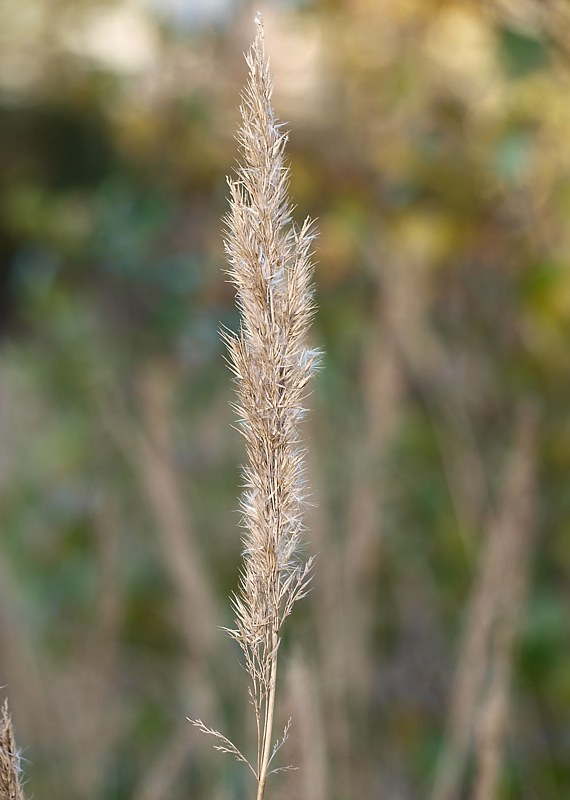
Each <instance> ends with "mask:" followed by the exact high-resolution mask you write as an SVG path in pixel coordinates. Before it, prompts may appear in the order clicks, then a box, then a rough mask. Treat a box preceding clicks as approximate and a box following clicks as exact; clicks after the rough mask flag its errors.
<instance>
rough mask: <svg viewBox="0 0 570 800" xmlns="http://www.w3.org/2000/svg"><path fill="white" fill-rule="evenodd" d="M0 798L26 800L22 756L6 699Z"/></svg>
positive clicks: (0, 723) (0, 733)
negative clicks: (23, 785) (21, 779)
mask: <svg viewBox="0 0 570 800" xmlns="http://www.w3.org/2000/svg"><path fill="white" fill-rule="evenodd" d="M0 798H1V800H25V798H24V791H23V789H22V784H21V781H20V756H19V754H18V751H17V749H16V743H15V741H14V728H13V727H12V719H11V717H10V714H9V713H8V701H7V700H5V701H4V705H3V706H2V711H1V714H0Z"/></svg>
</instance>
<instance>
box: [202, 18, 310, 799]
mask: <svg viewBox="0 0 570 800" xmlns="http://www.w3.org/2000/svg"><path fill="white" fill-rule="evenodd" d="M256 21H257V25H258V32H257V36H256V39H255V42H254V44H253V45H252V47H251V49H250V50H249V52H248V54H247V55H246V62H247V65H248V67H249V80H248V83H247V86H246V88H245V90H244V92H243V94H242V101H243V102H242V105H241V107H240V111H241V115H242V126H241V128H240V131H239V135H238V140H239V143H240V146H241V154H242V159H243V162H242V164H241V165H239V167H238V170H237V180H232V179H229V180H228V184H229V188H230V211H229V214H228V216H227V218H226V225H227V235H226V241H225V247H226V255H227V259H228V263H229V270H228V272H229V275H230V278H231V280H232V282H233V283H234V285H235V286H236V290H237V303H238V306H239V309H240V312H241V329H240V332H239V334H238V335H236V336H233V335H231V334H228V335H226V336H225V338H226V341H227V345H228V349H229V353H230V361H231V368H232V371H233V373H234V376H235V381H236V384H237V392H238V403H237V404H236V407H235V408H236V412H237V413H238V415H239V423H238V426H239V430H240V432H241V433H242V434H243V436H244V438H245V441H246V450H247V455H248V464H247V466H246V467H245V470H244V477H245V492H244V494H243V496H242V499H241V510H242V512H243V527H244V529H245V533H244V537H243V542H244V547H245V549H244V562H243V568H242V573H241V580H240V587H239V591H238V593H237V594H236V595H235V596H234V598H233V606H234V610H235V613H236V620H235V624H236V627H235V629H234V630H231V631H230V634H231V636H232V637H233V638H234V639H235V640H236V641H237V642H238V644H239V645H240V647H241V649H242V652H243V654H244V658H245V666H246V669H247V672H248V673H249V678H250V681H251V685H250V690H249V693H250V699H251V702H252V704H253V708H254V711H255V719H256V723H257V761H256V763H255V765H252V764H251V763H250V762H249V761H248V760H247V759H246V758H245V756H244V755H243V754H242V753H241V751H240V750H238V748H237V747H236V746H235V745H234V744H233V743H231V742H230V741H229V740H228V739H226V738H225V737H224V736H223V735H222V734H220V733H219V732H217V731H213V730H212V729H210V728H207V727H206V726H205V725H204V724H203V723H202V722H201V721H200V720H195V721H194V724H195V725H196V726H197V727H199V728H200V729H201V730H202V731H204V732H205V733H210V734H213V735H215V736H216V737H217V738H218V740H219V742H220V744H219V745H218V749H220V750H222V751H225V752H229V753H231V754H233V755H234V756H235V757H236V758H237V759H238V760H240V761H243V762H245V763H246V764H248V766H249V767H250V769H251V771H252V772H253V774H254V775H255V777H256V780H257V800H262V798H263V797H264V794H265V786H266V781H267V777H268V775H269V774H271V773H272V772H275V769H270V765H271V763H272V761H273V758H274V756H275V755H276V754H277V751H278V750H279V748H280V747H281V745H282V744H283V742H284V741H285V739H286V738H287V731H288V726H286V728H285V732H284V734H283V738H282V739H281V740H280V741H278V742H276V743H275V744H273V720H274V707H275V691H276V682H277V663H278V652H279V646H280V643H281V630H282V625H283V623H284V620H285V618H286V617H287V616H288V615H289V614H290V613H291V610H292V608H293V605H294V603H295V601H296V600H298V599H300V598H301V597H303V596H304V595H305V593H306V592H307V587H308V582H309V580H310V568H311V559H309V560H304V559H303V557H302V556H301V554H300V552H299V550H300V546H301V544H302V537H303V532H304V524H303V511H304V480H303V469H304V466H303V450H302V448H301V446H300V444H299V422H300V420H301V418H302V416H303V413H304V409H303V400H304V396H305V394H306V389H307V384H308V382H309V379H310V377H311V374H312V372H313V370H314V368H315V363H316V360H317V354H316V353H315V352H314V351H312V350H309V349H308V348H307V346H306V336H307V331H308V328H309V324H310V320H311V317H312V314H313V300H312V264H311V252H310V249H311V243H312V240H313V233H312V223H311V221H310V220H306V221H305V223H304V224H303V226H302V227H301V229H297V228H296V227H295V226H294V225H292V223H291V212H292V207H291V204H290V202H289V199H288V196H287V193H288V183H289V168H288V167H287V166H286V164H285V156H284V150H285V145H286V142H287V134H286V133H284V132H283V131H282V129H281V125H280V124H279V123H278V122H277V120H276V117H275V114H274V111H273V108H272V105H271V96H272V89H273V86H272V78H271V74H270V71H269V63H268V60H267V58H266V56H265V51H264V43H263V39H264V35H263V25H262V21H261V19H260V17H259V16H258V18H257V20H256Z"/></svg>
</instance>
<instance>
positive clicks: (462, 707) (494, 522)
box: [432, 409, 536, 800]
mask: <svg viewBox="0 0 570 800" xmlns="http://www.w3.org/2000/svg"><path fill="white" fill-rule="evenodd" d="M535 449H536V420H535V415H534V413H533V411H532V410H528V409H523V410H522V411H521V412H520V413H519V418H518V421H517V434H516V442H515V446H514V448H513V453H512V456H511V458H510V463H509V464H508V466H507V473H506V476H505V481H504V488H503V491H502V497H501V500H500V507H499V510H498V512H497V514H496V516H494V517H493V518H492V519H491V523H490V528H489V533H488V538H487V540H486V542H485V546H484V550H483V553H482V557H481V565H480V569H479V573H478V576H477V579H476V581H475V583H474V586H473V589H472V592H471V598H470V601H469V608H468V612H467V620H466V627H465V636H464V641H463V644H462V649H461V652H460V656H459V663H458V666H457V672H456V677H455V681H454V685H453V688H452V692H451V703H450V713H449V720H448V726H447V727H448V730H447V737H446V742H445V749H444V752H443V754H442V756H441V759H440V763H439V765H438V770H437V774H436V779H435V785H434V790H433V793H432V800H455V798H456V797H458V796H459V793H460V785H461V780H462V777H463V773H464V771H465V766H466V763H467V759H468V753H469V750H470V746H471V744H472V741H473V738H474V735H475V736H476V738H477V741H476V742H475V746H476V759H477V762H478V777H477V781H478V783H477V787H476V800H493V798H494V787H495V786H496V783H497V779H498V770H499V766H500V760H499V752H500V745H501V743H502V739H503V734H504V728H505V724H506V713H507V705H506V704H507V694H508V689H509V685H508V684H509V682H510V671H511V657H512V644H513V640H514V636H515V633H516V627H517V620H518V616H519V613H520V608H521V606H522V602H523V598H524V587H525V585H526V575H527V568H528V559H529V554H530V545H531V543H532V532H533V525H532V517H533V514H532V503H533V484H534V472H535ZM491 751H493V752H491Z"/></svg>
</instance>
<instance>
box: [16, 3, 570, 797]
mask: <svg viewBox="0 0 570 800" xmlns="http://www.w3.org/2000/svg"><path fill="white" fill-rule="evenodd" d="M256 5H257V4H254V5H251V4H249V3H245V2H240V0H215V2H214V0H167V1H165V2H159V0H99V1H96V0H0V19H1V24H0V336H1V339H0V442H1V446H0V527H1V533H0V685H3V686H5V687H7V688H6V689H5V691H7V693H8V694H9V696H10V700H11V705H12V709H13V712H14V717H15V720H16V725H17V733H18V738H19V742H20V745H21V746H22V748H23V752H24V756H25V758H26V759H27V761H28V762H29V763H28V764H27V766H26V774H27V778H28V792H29V796H30V797H37V798H38V799H40V798H54V797H57V798H58V800H68V799H69V800H72V799H73V800H83V798H85V800H87V799H88V798H89V800H99V799H100V800H107V798H108V799H109V800H110V799H111V798H113V800H123V798H132V800H160V798H166V797H168V798H169V799H170V800H175V798H182V797H188V796H192V797H194V798H204V799H205V798H207V797H210V798H213V797H215V798H216V799H217V800H225V799H226V798H228V799H229V798H245V797H247V796H251V786H250V784H249V783H248V776H247V774H245V771H243V770H242V769H240V765H237V764H234V763H233V762H232V761H231V760H228V759H227V758H224V757H223V756H219V755H218V754H211V753H210V750H209V747H208V743H204V742H202V741H201V740H200V737H199V735H198V734H196V733H195V732H194V731H193V730H189V728H190V726H189V724H188V723H187V722H186V716H188V715H189V716H192V717H196V716H201V717H203V718H204V719H205V720H206V721H207V722H212V724H214V725H215V726H216V727H221V728H222V729H223V730H224V731H227V732H229V733H230V734H232V735H233V736H235V737H236V738H237V739H238V740H239V741H240V742H246V743H247V741H248V737H250V736H251V732H252V731H251V720H249V708H248V707H247V701H246V695H245V685H244V676H243V675H242V674H241V670H240V669H239V667H238V661H237V654H236V653H235V652H234V648H233V646H232V644H231V643H230V641H229V640H227V637H224V635H223V634H222V633H221V632H220V631H219V630H217V627H216V626H220V625H228V624H230V622H231V612H230V608H229V603H228V602H227V596H228V594H229V593H230V592H231V590H232V589H233V587H234V586H235V584H236V578H237V570H238V565H239V553H240V543H239V536H238V531H237V525H236V523H237V522H238V517H237V515H236V513H235V508H236V505H237V499H236V498H237V494H238V491H239V483H240V478H239V470H238V465H239V463H240V461H241V460H242V459H243V452H242V445H241V442H240V441H239V440H238V437H237V436H236V435H235V434H234V432H233V431H232V429H231V422H232V413H231V411H230V409H229V407H228V401H229V400H230V399H231V396H232V395H231V391H232V390H231V381H230V378H229V373H228V372H227V370H226V369H225V367H224V363H223V358H222V356H223V348H222V345H221V343H220V338H219V335H218V331H219V328H220V326H221V325H227V326H229V327H230V328H235V327H236V325H237V317H236V311H235V309H234V306H233V293H232V290H231V287H230V286H229V285H228V284H227V283H226V282H225V280H224V275H223V272H222V270H223V266H224V260H223V250H222V244H221V223H220V219H221V217H222V215H223V213H224V211H225V209H226V200H225V197H226V187H225V182H224V176H225V174H226V173H227V172H228V171H229V170H230V169H231V168H232V164H233V163H234V159H235V155H236V145H235V140H234V132H235V130H236V126H237V123H238V111H237V106H238V93H239V89H240V87H241V85H242V83H243V80H244V75H245V69H244V64H243V59H242V52H243V50H244V49H245V48H246V47H247V45H248V42H249V41H250V39H251V38H252V35H253V25H252V19H253V14H254V11H255V10H256V8H255V7H254V6H256ZM262 10H263V11H264V14H265V18H266V28H267V46H268V51H269V52H270V54H271V62H272V66H273V70H274V72H275V75H276V91H275V106H276V109H277V113H278V115H279V116H280V117H281V118H282V119H286V120H287V121H288V124H289V126H290V129H291V131H292V134H291V142H290V149H289V153H290V158H291V165H292V195H293V197H294V200H295V202H296V203H297V212H298V217H299V219H301V218H302V217H303V216H304V215H305V214H310V215H311V216H313V217H318V220H319V222H318V226H319V231H320V238H319V242H318V254H317V257H318V265H317V271H316V282H317V296H318V305H319V311H318V315H317V319H316V324H315V328H314V332H313V337H314V341H315V343H316V344H317V345H319V346H322V347H323V349H324V353H325V355H324V363H323V368H322V370H321V372H320V373H319V375H318V377H317V380H316V385H315V391H314V393H313V395H312V398H311V401H310V405H311V408H312V412H311V414H310V416H309V418H308V422H307V426H306V433H307V438H308V440H309V443H310V464H309V476H308V477H309V480H310V483H311V485H312V487H313V488H314V492H313V500H314V502H315V505H314V507H312V508H311V512H310V527H311V531H312V533H311V542H312V543H311V549H312V550H314V551H315V552H317V553H318V566H317V575H316V578H315V587H314V591H313V593H312V595H311V597H310V599H309V600H308V601H305V603H304V607H303V608H302V609H299V611H298V612H297V613H296V615H295V617H294V618H293V619H292V620H291V623H290V625H289V638H290V641H289V640H288V641H287V642H286V651H287V655H286V656H285V662H286V666H285V669H284V674H283V681H282V688H281V707H280V709H279V714H280V718H283V719H286V718H287V716H288V715H289V713H291V714H292V716H293V717H294V726H293V731H292V734H291V741H290V744H289V752H287V753H286V754H285V756H284V757H285V759H286V763H289V762H292V763H296V764H299V765H300V766H301V770H300V771H299V772H293V773H286V774H285V775H284V776H278V777H277V778H275V779H274V780H275V784H274V787H273V788H274V792H275V794H274V795H272V797H273V796H274V797H276V798H285V797H286V798H288V800H337V799H338V800H348V799H349V798H352V797H366V798H371V799H372V798H388V799H389V800H400V799H401V800H407V799H408V798H409V799H410V800H415V798H426V797H430V796H433V797H434V798H444V797H446V798H448V800H453V798H460V797H472V796H473V797H475V796H476V797H477V800H491V798H492V797H494V798H497V799H498V798H520V799H521V800H535V799H536V798H541V800H555V799H557V798H562V797H567V796H568V794H569V792H570V759H569V758H568V753H569V748H570V738H569V737H570V713H569V709H570V641H569V633H568V631H569V627H568V608H569V602H570V522H569V520H570V490H569V488H568V474H569V471H570V417H569V416H568V408H569V404H570V226H569V225H568V217H569V214H570V143H569V142H570V139H569V136H568V131H570V104H569V103H568V97H569V96H570V5H569V4H568V3H567V2H566V0H481V1H479V2H474V1H473V2H469V0H312V2H311V0H305V1H304V2H297V3H295V2H292V0H289V2H285V0H282V1H281V2H277V0H275V2H272V3H269V2H267V3H265V4H263V7H262ZM297 212H296V213H297ZM529 420H530V421H529ZM533 465H535V466H533ZM517 469H518V472H517ZM525 470H526V472H525ZM517 475H518V477H517ZM521 475H522V477H521ZM525 475H526V478H525ZM509 487H510V488H509ZM509 492H510V493H509ZM510 530H515V536H514V540H513V541H514V542H515V544H514V545H513V548H514V549H513V550H512V551H510V552H511V555H510V556H505V555H504V554H503V556H501V558H503V561H501V562H500V563H501V565H502V567H500V568H496V569H495V572H496V573H497V574H496V575H495V578H494V581H493V580H492V579H489V582H488V583H487V582H486V580H485V579H484V577H483V576H484V574H485V568H484V564H485V556H486V554H489V553H490V554H492V553H493V552H494V551H493V549H492V548H493V547H494V546H495V545H494V542H498V541H499V540H501V536H502V537H503V539H504V541H507V539H508V536H507V533H505V531H507V532H508V531H510ZM524 542H527V544H526V545H524ZM521 543H523V544H521ZM505 547H506V546H505ZM525 547H526V550H525V549H524V548H525ZM505 552H506V551H505ZM513 553H514V554H515V555H513ZM521 553H522V554H523V555H520V554H521ZM517 554H518V555H517ZM519 556H520V558H519ZM523 556H524V557H523ZM498 559H499V556H496V555H495V556H494V557H491V556H489V558H488V561H489V563H490V564H492V563H494V564H495V565H497V564H498V563H499V560H498ZM525 564H526V567H525ZM517 565H518V566H517ZM521 565H522V566H521ZM490 569H491V570H492V568H490ZM525 574H526V583H527V584H528V588H527V592H526V594H527V597H526V602H523V594H524V592H522V589H521V591H518V590H517V588H516V587H517V586H519V587H520V586H523V585H524V583H525V577H524V576H525ZM517 581H518V583H517ZM509 587H511V588H509ZM513 587H514V588H513ZM517 591H518V594H517ZM501 592H503V594H502V595H501ZM509 592H511V594H509ZM499 596H500V598H501V599H500V600H497V598H498V597H499ZM477 597H478V598H479V600H478V601H477V600H476V598H477ZM481 598H482V599H481ZM485 598H486V601H487V606H488V607H490V609H491V610H490V611H489V609H487V611H488V613H489V614H491V616H492V614H496V618H495V617H493V619H495V622H494V623H493V624H494V625H495V627H496V628H497V629H499V628H500V625H501V624H502V623H501V619H502V617H501V614H503V616H504V617H505V618H506V617H507V616H508V614H507V611H508V610H509V609H510V611H515V612H518V611H519V610H520V613H519V614H518V615H517V614H515V615H514V617H515V621H514V622H512V624H510V627H509V626H508V625H507V629H508V630H511V633H513V634H514V632H516V633H517V636H516V637H514V638H516V645H515V646H507V645H505V644H504V641H503V640H505V641H506V640H507V639H508V636H507V634H505V636H503V637H500V636H499V635H498V634H497V636H498V637H499V639H500V641H501V642H503V645H504V646H503V647H502V649H501V647H500V646H499V645H497V646H496V647H495V648H494V649H493V646H491V645H489V652H488V653H487V654H486V655H484V656H481V654H479V656H477V658H478V659H479V660H478V661H477V659H475V657H473V663H472V661H471V660H470V657H469V656H466V663H467V667H465V663H464V662H465V659H463V662H462V658H461V652H467V653H469V652H471V651H470V650H469V645H468V644H465V643H466V642H469V641H471V639H472V640H473V641H476V640H477V635H478V634H477V631H479V632H481V631H483V633H481V634H480V638H481V640H485V641H487V640H486V639H485V633H484V631H485V625H484V624H483V622H482V620H483V618H484V616H485V615H484V614H482V612H481V613H480V611H481V608H483V606H484V603H485ZM517 598H518V599H517ZM478 602H479V603H481V604H483V605H477V603H478ZM470 608H471V609H472V608H475V609H477V608H479V612H477V613H475V614H470V613H469V611H468V609H470ZM501 609H502V610H501ZM505 609H507V610H505ZM485 613H487V612H485ZM497 620H498V621H497ZM500 629H501V630H502V628H500ZM515 629H516V630H515ZM470 637H471V639H470ZM511 638H513V637H511ZM489 641H491V639H489ZM509 641H510V640H509ZM462 643H463V644H462ZM473 646H474V647H475V645H473ZM462 648H463V651H462ZM475 662H476V663H477V664H478V665H479V666H473V664H474V663H475ZM462 663H463V666H461V665H462ZM507 667H508V668H507ZM470 668H471V671H472V672H473V671H475V672H476V671H477V670H479V672H480V674H481V676H483V677H482V678H481V685H480V687H479V689H478V691H477V692H476V693H475V694H476V696H477V700H476V701H475V702H473V701H469V699H468V694H469V693H468V691H467V690H466V689H465V685H466V684H465V680H463V682H462V675H463V676H465V674H467V673H466V670H467V672H469V669H470ZM505 669H507V672H508V671H509V670H512V672H511V674H510V677H509V680H508V682H507V683H510V696H511V705H510V711H509V713H508V722H507V724H506V726H505V731H504V747H503V745H502V736H501V735H499V737H498V739H497V738H495V739H493V735H492V732H493V731H495V733H496V731H497V730H499V729H500V728H501V725H499V726H498V727H497V726H495V727H493V725H490V727H489V726H487V727H485V725H486V723H485V720H484V719H482V714H479V710H480V709H482V708H487V706H486V703H487V701H486V700H485V697H487V695H488V696H489V697H491V696H492V692H491V689H492V688H493V687H495V686H496V684H497V681H496V676H497V675H502V674H503V671H504V670H505ZM467 682H468V681H467ZM501 685H502V684H501ZM461 687H463V688H461ZM485 693H487V694H485ZM499 695H500V696H501V697H502V698H503V699H504V697H505V696H506V695H505V691H504V687H503V694H502V695H501V693H500V692H499ZM493 696H494V695H493ZM489 702H490V701H489ZM454 708H455V709H456V711H455V712H454V711H453V709H454ZM493 708H494V706H493ZM457 709H459V711H458V710H457ZM461 709H463V712H462V713H461ZM489 714H490V712H489ZM480 717H481V719H480ZM491 717H492V715H491V716H489V719H491ZM485 719H487V717H485ZM462 726H463V727H462ZM461 731H463V733H461ZM489 731H491V733H489ZM486 736H488V737H489V736H490V737H491V738H490V739H486V738H485V737H486ZM249 741H251V739H249ZM488 741H491V742H495V746H494V748H491V750H493V751H494V752H502V758H501V764H500V774H499V778H498V784H497V786H496V787H495V789H493V791H492V792H491V793H490V794H489V793H488V794H484V793H482V792H483V790H482V789H480V788H479V789H478V788H477V787H478V786H479V787H480V776H481V774H483V772H484V771H485V768H484V763H486V762H484V759H485V753H486V752H487V751H488V750H489V748H487V750H485V742H488ZM463 742H464V744H463ZM244 746H245V745H244ZM460 751H464V752H460ZM450 764H452V766H451V767H450ZM453 764H455V765H456V766H455V767H454V766H453ZM458 765H460V766H458ZM454 770H456V771H457V772H461V776H460V777H457V778H455V779H451V778H449V775H453V772H454ZM446 775H447V778H446V777H445V776H446ZM442 776H443V777H442ZM478 776H479V777H478ZM448 779H449V780H451V783H450V784H449V785H450V786H451V787H452V788H451V789H449V792H450V793H449V794H448V795H445V793H443V794H441V792H440V794H438V791H439V790H438V788H437V786H438V782H439V785H440V790H441V785H442V782H443V784H445V781H446V780H448ZM454 780H455V783H454V782H453V781H454ZM434 785H435V789H434V790H433V795H432V786H434ZM441 791H443V790H441ZM477 792H479V793H478V794H477Z"/></svg>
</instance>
